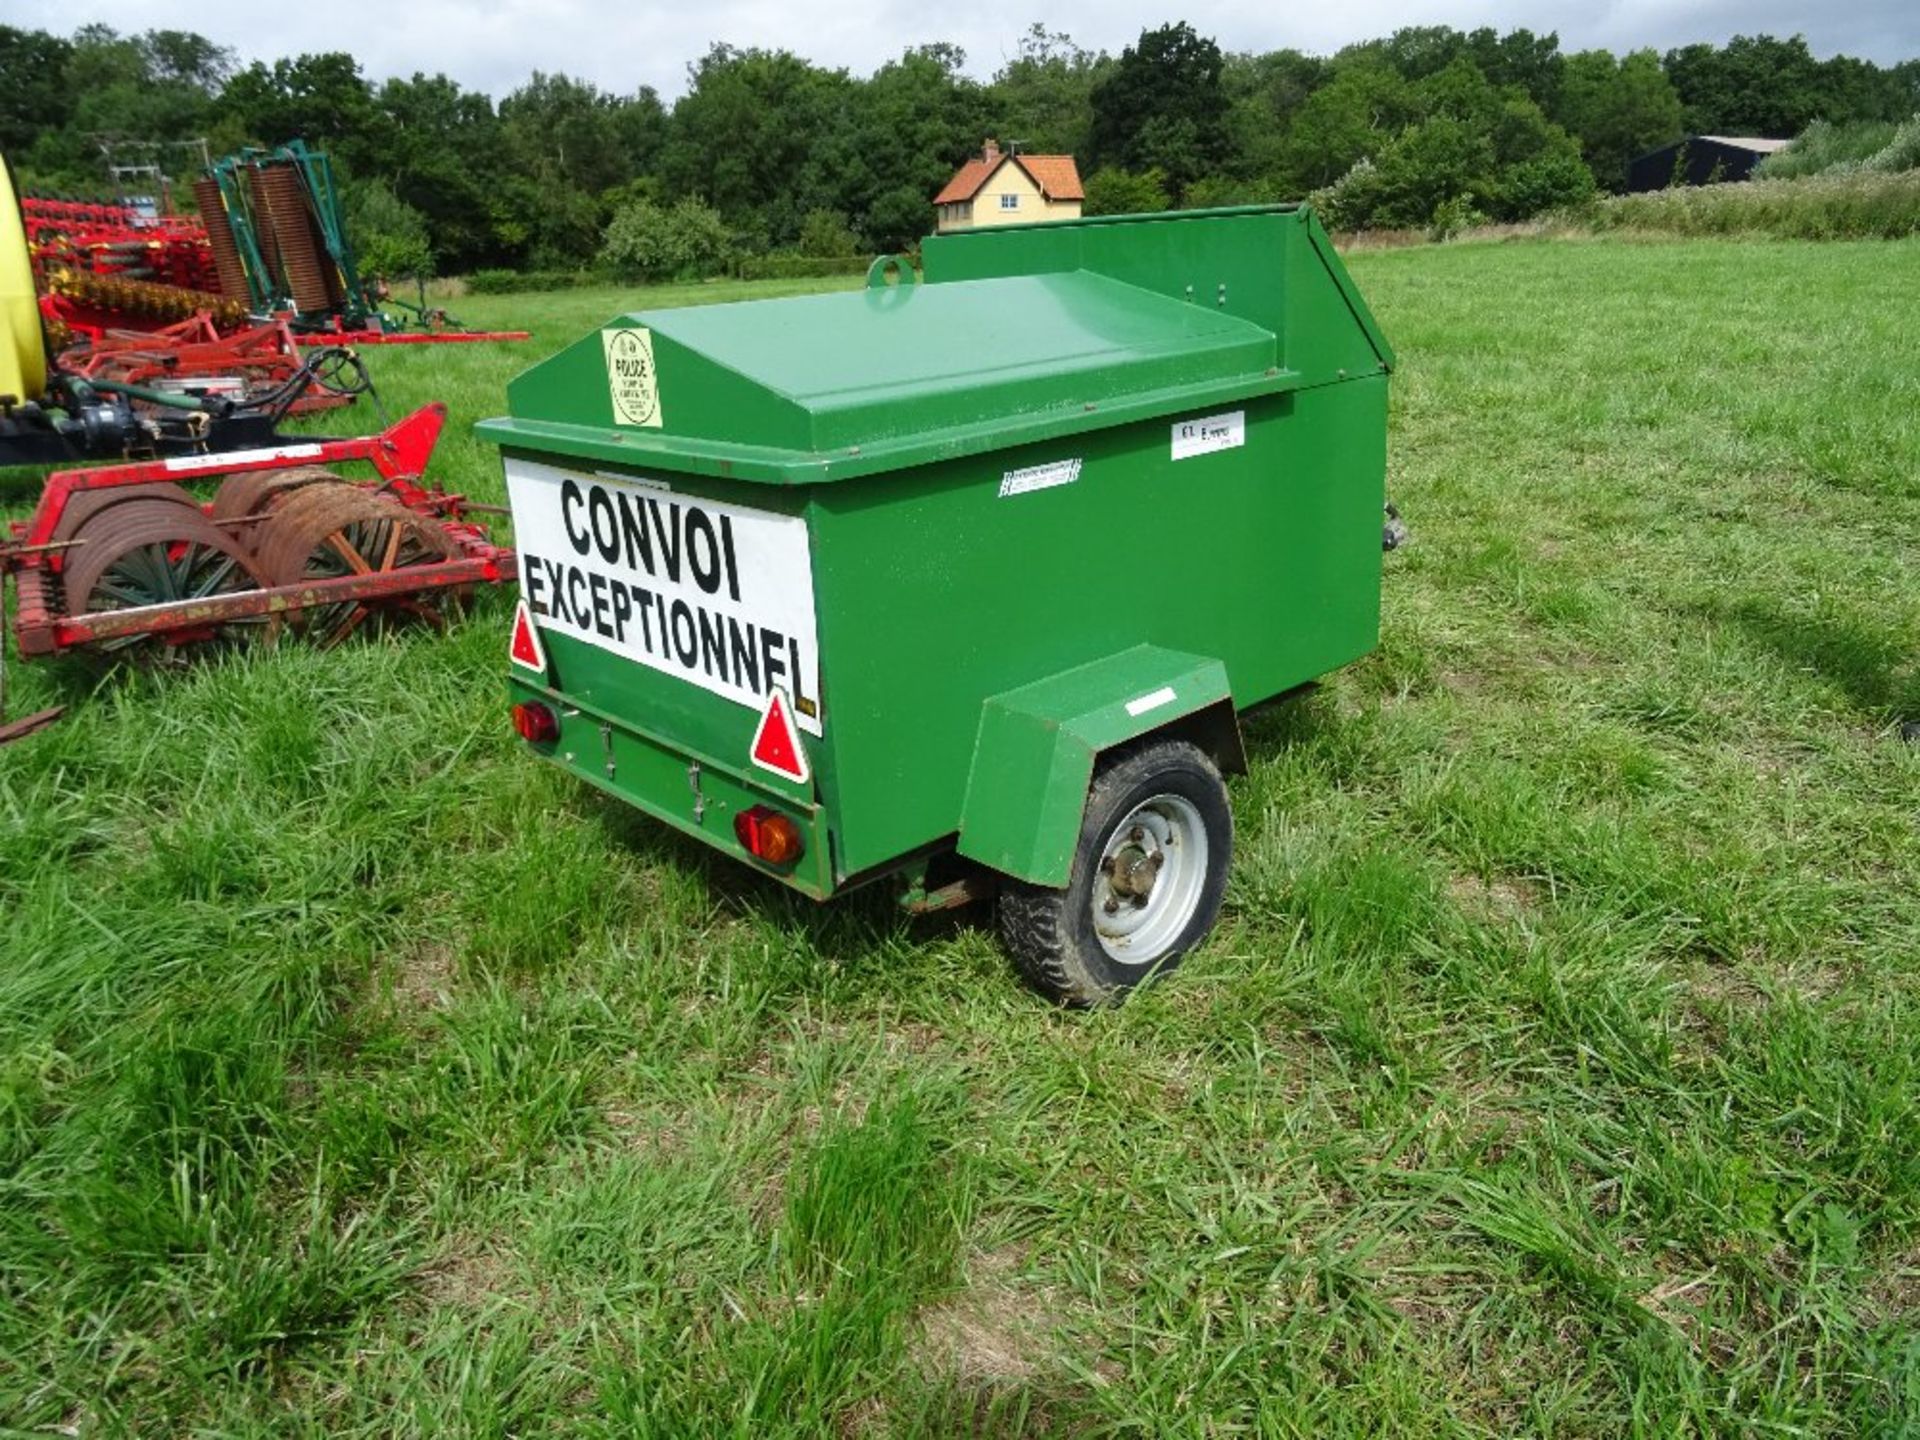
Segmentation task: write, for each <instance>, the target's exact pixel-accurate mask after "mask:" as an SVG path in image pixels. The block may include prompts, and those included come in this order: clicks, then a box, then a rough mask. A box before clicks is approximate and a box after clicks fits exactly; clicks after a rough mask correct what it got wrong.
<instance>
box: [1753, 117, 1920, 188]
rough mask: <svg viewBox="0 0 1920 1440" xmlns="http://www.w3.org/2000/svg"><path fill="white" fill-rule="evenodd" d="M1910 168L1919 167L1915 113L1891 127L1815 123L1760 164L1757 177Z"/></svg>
mask: <svg viewBox="0 0 1920 1440" xmlns="http://www.w3.org/2000/svg"><path fill="white" fill-rule="evenodd" d="M1916 167H1920V115H1915V116H1913V117H1912V118H1910V119H1908V120H1906V121H1904V122H1902V123H1900V124H1897V125H1896V124H1893V123H1891V122H1887V121H1877V120H1863V121H1860V122H1858V123H1857V124H1852V125H1834V124H1830V123H1829V122H1827V121H1825V120H1816V121H1814V122H1813V123H1812V124H1811V125H1809V126H1807V128H1806V129H1805V130H1803V131H1802V132H1801V133H1800V134H1799V135H1797V136H1796V137H1794V141H1793V143H1792V144H1791V145H1789V146H1788V147H1787V148H1786V149H1784V150H1776V151H1775V152H1774V153H1773V154H1771V155H1769V156H1767V157H1766V158H1765V159H1764V160H1762V161H1761V162H1760V164H1759V166H1758V167H1757V173H1758V174H1759V175H1760V176H1761V177H1762V178H1763V179H1768V180H1788V179H1793V178H1796V177H1798V176H1803V175H1832V174H1846V173H1850V172H1852V171H1856V170H1866V171H1871V172H1878V173H1882V174H1892V173H1895V172H1898V171H1901V170H1912V169H1915V168H1916Z"/></svg>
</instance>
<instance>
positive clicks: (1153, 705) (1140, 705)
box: [1127, 685, 1174, 716]
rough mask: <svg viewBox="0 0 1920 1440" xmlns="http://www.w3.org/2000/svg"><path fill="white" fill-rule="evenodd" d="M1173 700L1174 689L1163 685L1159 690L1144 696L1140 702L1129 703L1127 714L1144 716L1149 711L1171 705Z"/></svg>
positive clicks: (1130, 701)
mask: <svg viewBox="0 0 1920 1440" xmlns="http://www.w3.org/2000/svg"><path fill="white" fill-rule="evenodd" d="M1173 700H1174V695H1173V687H1172V686H1171V685H1162V686H1161V687H1160V688H1159V689H1158V690H1155V691H1152V692H1150V693H1149V694H1146V695H1142V696H1141V697H1140V698H1139V699H1138V700H1129V701H1127V714H1129V715H1134V716H1139V715H1144V714H1146V713H1147V712H1148V711H1149V710H1158V709H1159V708H1160V707H1161V706H1162V705H1171V704H1172V703H1173Z"/></svg>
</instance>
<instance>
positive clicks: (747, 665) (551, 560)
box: [506, 457, 820, 735]
mask: <svg viewBox="0 0 1920 1440" xmlns="http://www.w3.org/2000/svg"><path fill="white" fill-rule="evenodd" d="M506 471H507V500H508V503H509V504H510V505H511V506H512V509H513V533H514V542H515V545H516V547H517V548H518V550H519V552H520V593H521V595H522V596H523V597H524V598H525V600H526V602H527V608H528V609H529V610H531V611H532V612H533V617H534V619H535V621H537V622H538V624H539V625H540V627H541V628H542V629H545V630H550V631H553V632H555V633H557V634H561V635H571V636H573V637H574V638H575V639H577V640H584V641H586V642H587V643H588V644H589V645H597V646H599V647H600V648H601V649H602V650H606V651H610V652H611V653H613V654H615V655H619V656H623V657H624V658H626V659H628V660H632V661H634V662H636V663H637V664H641V665H645V666H647V667H648V668H649V669H652V670H658V671H660V672H661V673H662V674H664V675H673V676H676V677H678V678H679V679H682V680H686V681H689V682H690V683H692V684H695V685H698V686H699V687H700V688H701V689H702V690H709V691H711V692H713V693H714V694H715V695H722V696H725V697H726V698H727V699H729V700H732V701H734V702H735V703H736V704H740V705H745V706H748V707H750V708H751V709H753V710H755V711H764V710H765V709H766V708H767V697H768V695H769V693H770V692H772V691H773V690H776V689H780V690H785V691H786V692H787V694H788V695H789V696H791V697H792V700H793V710H794V719H795V721H796V723H798V725H799V726H800V728H801V729H802V730H805V731H806V732H807V733H808V734H810V735H818V734H820V652H819V646H818V642H817V640H816V638H815V634H814V621H813V565H812V561H811V558H810V557H809V554H808V550H807V522H806V521H805V520H802V519H800V518H799V517H798V516H794V515H772V514H769V513H767V512H766V511H764V510H748V509H745V508H744V507H742V506H738V505H725V504H722V503H721V502H719V501H717V500H699V499H695V498H693V497H691V496H688V495H684V494H681V495H676V494H674V493H673V492H671V491H664V490H661V489H658V488H656V487H653V486H648V485H645V484H629V483H627V482H625V481H619V480H611V479H608V478H606V477H604V476H600V475H592V474H587V473H585V472H581V471H574V470H565V469H562V468H560V467H559V466H556V465H543V464H540V463H538V462H537V461H532V460H521V459H517V458H513V457H509V458H508V459H507V462H506Z"/></svg>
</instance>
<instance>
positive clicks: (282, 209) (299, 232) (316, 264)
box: [253, 163, 340, 312]
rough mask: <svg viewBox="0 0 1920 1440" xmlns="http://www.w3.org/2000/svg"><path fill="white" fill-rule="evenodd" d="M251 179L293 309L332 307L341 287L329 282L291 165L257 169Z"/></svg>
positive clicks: (315, 235)
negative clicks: (264, 212) (263, 211)
mask: <svg viewBox="0 0 1920 1440" xmlns="http://www.w3.org/2000/svg"><path fill="white" fill-rule="evenodd" d="M253 177H254V181H253V185H254V194H255V195H256V196H259V197H260V198H262V199H263V200H264V201H265V202H266V212H267V223H268V224H269V225H270V226H271V227H272V230H273V240H274V245H275V247H276V248H277V249H278V250H279V252H280V265H281V268H282V270H283V271H284V272H285V276H286V284H287V289H288V291H289V292H290V293H291V294H292V295H293V303H294V306H295V308H297V309H299V310H301V311H303V312H305V311H318V310H326V309H329V308H331V307H332V306H333V304H334V303H335V292H336V291H338V290H339V288H340V285H339V281H338V280H337V279H335V280H334V281H333V282H332V283H329V280H328V273H327V272H328V271H329V270H330V269H331V268H332V267H331V266H330V265H329V264H328V262H327V261H326V260H325V258H323V256H322V254H321V245H320V239H319V235H318V232H317V227H316V226H315V225H314V222H313V217H312V215H311V213H310V212H309V209H308V204H307V192H306V188H305V187H304V186H302V185H301V183H300V176H299V173H298V172H297V171H296V170H295V169H294V167H293V166H291V165H288V164H283V163H276V164H270V165H262V166H260V167H259V168H258V169H257V170H255V171H254V172H253Z"/></svg>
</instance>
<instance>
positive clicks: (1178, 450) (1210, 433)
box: [1173, 410, 1247, 460]
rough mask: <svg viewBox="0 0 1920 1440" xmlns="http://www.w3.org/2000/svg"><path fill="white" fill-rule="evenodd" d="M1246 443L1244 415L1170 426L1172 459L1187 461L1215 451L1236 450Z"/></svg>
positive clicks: (1241, 412) (1209, 417)
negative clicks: (1171, 427) (1171, 429)
mask: <svg viewBox="0 0 1920 1440" xmlns="http://www.w3.org/2000/svg"><path fill="white" fill-rule="evenodd" d="M1246 443H1247V412H1246V411H1244V410H1230V411H1228V412H1227V413H1226V414H1225V415H1205V416H1202V417H1201V418H1200V419H1198V420H1176V421H1174V422H1173V458H1174V459H1176V460H1190V459H1192V458H1193V457H1194V456H1195V455H1211V454H1213V452H1214V451H1216V450H1238V449H1239V448H1240V447H1241V446H1242V445H1244V444H1246Z"/></svg>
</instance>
